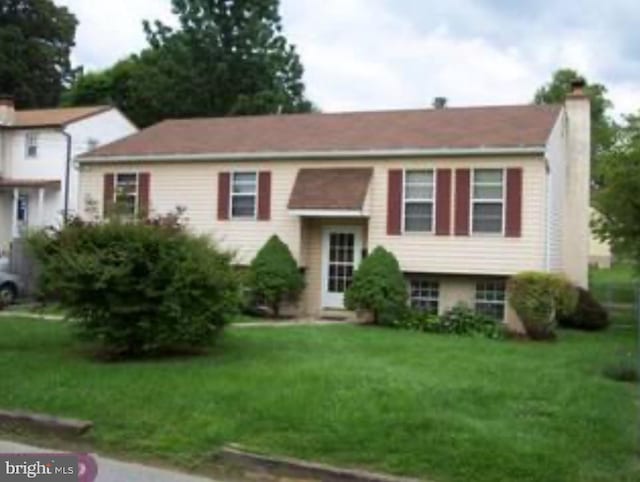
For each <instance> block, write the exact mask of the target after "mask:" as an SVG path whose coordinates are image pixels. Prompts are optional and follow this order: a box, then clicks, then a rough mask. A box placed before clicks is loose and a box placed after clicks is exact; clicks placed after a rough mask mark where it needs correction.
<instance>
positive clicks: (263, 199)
mask: <svg viewBox="0 0 640 482" xmlns="http://www.w3.org/2000/svg"><path fill="white" fill-rule="evenodd" d="M269 219H271V172H268V171H265V172H261V173H260V174H259V177H258V220H259V221H269Z"/></svg>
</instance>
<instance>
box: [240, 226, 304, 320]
mask: <svg viewBox="0 0 640 482" xmlns="http://www.w3.org/2000/svg"><path fill="white" fill-rule="evenodd" d="M247 280H248V283H249V287H250V288H251V291H252V294H253V296H254V297H256V298H257V299H258V300H259V301H261V302H263V303H265V304H266V305H267V306H269V308H271V311H272V313H273V315H274V316H275V317H278V316H279V315H280V307H281V304H282V302H283V301H295V300H296V299H298V297H299V296H300V293H301V292H302V290H303V289H304V286H305V282H304V275H303V274H302V273H301V272H300V269H299V268H298V265H297V263H296V260H295V259H294V257H293V255H292V254H291V251H290V250H289V247H288V246H287V245H286V244H285V243H283V242H282V240H281V239H280V238H279V237H278V236H275V235H274V236H272V237H271V238H269V240H268V241H267V242H266V243H265V245H264V246H263V247H262V248H260V251H258V253H257V254H256V257H255V258H254V259H253V261H252V262H251V266H250V268H249V273H248V276H247Z"/></svg>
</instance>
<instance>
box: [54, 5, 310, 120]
mask: <svg viewBox="0 0 640 482" xmlns="http://www.w3.org/2000/svg"><path fill="white" fill-rule="evenodd" d="M172 4H173V12H174V13H175V14H176V15H177V17H178V20H179V25H180V26H179V28H177V29H173V28H171V27H169V26H167V25H164V24H163V23H161V22H159V21H155V22H153V23H152V22H149V21H145V22H144V29H145V32H146V34H147V39H148V42H149V47H148V48H147V49H145V50H144V51H142V52H141V53H140V54H138V55H133V56H131V57H130V58H129V59H126V60H123V61H121V62H118V63H117V64H115V65H114V66H113V67H111V68H110V69H107V70H105V71H102V72H98V73H92V74H87V75H86V76H83V77H82V78H80V79H78V81H77V82H76V83H75V84H74V86H73V87H72V88H71V90H70V91H69V92H68V93H67V95H66V96H65V103H66V104H69V105H79V104H86V103H102V102H105V101H111V102H113V103H115V104H116V105H117V106H118V107H120V108H121V109H122V110H123V111H124V112H125V113H126V114H127V115H129V117H131V119H132V120H133V121H134V122H136V123H137V124H139V125H141V126H146V125H149V124H152V123H155V122H158V121H160V120H162V119H165V118H168V117H174V118H175V117H198V116H225V115H242V114H267V113H276V112H306V111H309V110H311V108H312V105H311V103H310V102H309V101H308V100H307V99H306V98H305V95H304V84H303V81H302V74H303V68H302V64H301V62H300V58H299V56H298V54H297V53H296V51H295V48H294V47H293V46H292V45H290V44H289V43H288V41H287V39H286V38H285V37H284V35H283V33H282V25H281V19H280V15H279V1H278V0H172Z"/></svg>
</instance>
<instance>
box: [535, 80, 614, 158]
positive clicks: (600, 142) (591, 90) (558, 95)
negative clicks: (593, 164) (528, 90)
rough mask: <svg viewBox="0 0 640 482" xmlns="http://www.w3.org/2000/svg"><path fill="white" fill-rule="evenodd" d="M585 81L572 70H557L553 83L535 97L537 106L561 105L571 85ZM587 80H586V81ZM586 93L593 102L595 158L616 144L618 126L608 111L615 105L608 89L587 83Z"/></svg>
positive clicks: (544, 86) (592, 134) (600, 85)
mask: <svg viewBox="0 0 640 482" xmlns="http://www.w3.org/2000/svg"><path fill="white" fill-rule="evenodd" d="M579 79H585V77H584V76H583V75H581V74H580V73H578V72H577V71H575V70H572V69H566V68H564V69H559V70H556V71H555V72H554V74H553V77H552V78H551V81H550V82H549V83H547V84H545V85H543V86H542V87H540V88H539V89H538V90H537V91H536V93H535V96H534V102H535V103H536V104H561V103H563V102H564V101H565V99H566V98H567V95H568V94H569V93H570V92H571V83H572V82H573V81H575V80H579ZM585 80H586V79H585ZM585 92H586V94H587V95H588V96H589V99H590V100H591V142H592V153H593V156H594V158H595V157H596V156H599V155H600V154H601V153H602V152H604V151H606V150H607V149H608V148H609V147H611V146H612V145H613V143H614V142H615V136H616V126H615V123H614V122H613V121H612V120H611V118H610V117H609V114H608V111H609V110H610V109H611V108H612V107H613V103H612V102H611V101H610V100H609V99H608V98H607V88H606V87H605V86H604V85H602V84H598V83H590V82H588V81H587V83H586V87H585Z"/></svg>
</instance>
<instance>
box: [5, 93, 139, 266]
mask: <svg viewBox="0 0 640 482" xmlns="http://www.w3.org/2000/svg"><path fill="white" fill-rule="evenodd" d="M137 130H138V129H137V128H136V126H135V125H133V124H132V123H131V122H130V121H129V120H128V119H127V118H126V117H125V116H124V115H123V114H122V113H121V112H120V111H119V110H118V109H116V108H114V107H110V106H95V107H73V108H59V109H39V110H16V109H15V108H14V104H13V100H12V99H9V98H0V255H1V254H2V253H6V252H7V251H8V249H9V245H10V243H11V240H12V239H14V238H16V237H18V236H20V234H21V233H23V232H24V231H25V230H26V229H27V228H29V227H38V226H47V225H51V224H55V223H57V222H59V221H60V219H61V215H62V213H63V212H64V210H65V206H66V209H67V211H68V213H69V214H73V213H76V212H77V209H78V170H77V166H76V165H75V162H74V159H75V157H76V156H78V155H79V154H82V153H84V152H87V151H89V150H92V149H95V148H96V147H98V146H100V145H102V144H108V143H110V142H113V141H116V140H118V139H121V138H123V137H125V136H128V135H131V134H134V133H136V132H137ZM69 143H70V144H69ZM67 166H68V173H67ZM67 179H68V183H67V181H66V180H67ZM67 186H68V189H67Z"/></svg>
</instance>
